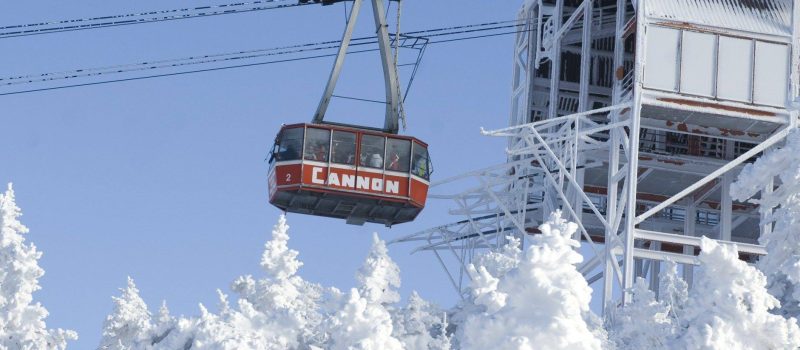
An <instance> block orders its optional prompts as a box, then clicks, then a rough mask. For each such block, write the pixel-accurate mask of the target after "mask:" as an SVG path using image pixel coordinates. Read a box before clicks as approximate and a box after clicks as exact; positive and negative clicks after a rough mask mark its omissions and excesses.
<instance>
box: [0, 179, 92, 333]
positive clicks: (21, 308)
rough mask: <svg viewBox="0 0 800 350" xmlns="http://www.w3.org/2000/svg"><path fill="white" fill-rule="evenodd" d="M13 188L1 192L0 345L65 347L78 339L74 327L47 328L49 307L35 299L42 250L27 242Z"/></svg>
mask: <svg viewBox="0 0 800 350" xmlns="http://www.w3.org/2000/svg"><path fill="white" fill-rule="evenodd" d="M21 215H22V212H21V210H20V208H19V207H17V204H16V199H15V197H14V189H13V187H12V186H11V184H8V189H7V190H6V192H5V194H0V348H2V349H65V348H66V347H67V341H68V340H74V339H78V335H77V333H75V332H74V331H68V330H62V329H55V330H50V329H47V325H46V324H45V321H44V319H45V318H46V317H47V315H48V313H47V310H46V309H45V308H44V307H43V306H42V305H41V304H39V303H33V293H34V292H35V291H37V290H39V289H40V288H41V287H40V286H39V278H40V277H42V275H44V270H43V269H42V268H41V267H39V264H38V260H39V258H41V256H42V253H41V252H39V251H38V250H36V246H34V245H33V244H26V243H25V237H23V234H26V233H28V228H27V227H25V226H24V225H23V224H22V223H21V222H20V221H19V217H20V216H21Z"/></svg>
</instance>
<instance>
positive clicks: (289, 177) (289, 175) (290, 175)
mask: <svg viewBox="0 0 800 350" xmlns="http://www.w3.org/2000/svg"><path fill="white" fill-rule="evenodd" d="M286 182H292V174H286Z"/></svg>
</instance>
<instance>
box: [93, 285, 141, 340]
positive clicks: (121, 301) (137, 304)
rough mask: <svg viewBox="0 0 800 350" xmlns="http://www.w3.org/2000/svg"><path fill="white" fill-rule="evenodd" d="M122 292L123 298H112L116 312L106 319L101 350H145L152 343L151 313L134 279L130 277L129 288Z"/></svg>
mask: <svg viewBox="0 0 800 350" xmlns="http://www.w3.org/2000/svg"><path fill="white" fill-rule="evenodd" d="M120 291H121V292H122V295H121V296H119V297H112V300H113V301H114V310H113V311H112V312H111V314H110V315H108V316H107V317H106V321H105V324H104V326H103V338H102V339H101V340H100V349H108V350H135V349H143V348H144V347H145V346H146V345H149V344H150V343H151V341H152V336H151V331H152V330H153V324H152V323H151V319H150V311H148V310H147V304H145V302H144V300H143V299H142V298H141V297H140V296H139V289H137V288H136V284H135V283H134V282H133V279H132V278H130V277H128V286H127V287H126V288H123V289H120Z"/></svg>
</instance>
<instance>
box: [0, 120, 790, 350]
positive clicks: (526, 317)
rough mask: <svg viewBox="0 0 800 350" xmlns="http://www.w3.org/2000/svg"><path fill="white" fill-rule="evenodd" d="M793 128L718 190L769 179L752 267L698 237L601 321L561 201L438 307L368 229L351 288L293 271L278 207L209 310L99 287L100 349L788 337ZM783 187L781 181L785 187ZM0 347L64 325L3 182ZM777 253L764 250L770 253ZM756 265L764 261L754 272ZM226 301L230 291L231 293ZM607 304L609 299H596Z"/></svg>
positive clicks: (744, 341)
mask: <svg viewBox="0 0 800 350" xmlns="http://www.w3.org/2000/svg"><path fill="white" fill-rule="evenodd" d="M798 151H800V134H797V133H793V134H792V135H790V137H789V139H788V141H787V143H786V145H785V146H784V147H783V148H781V149H777V150H773V151H770V152H768V153H766V155H765V156H764V157H763V158H762V159H760V160H759V161H757V162H755V163H754V164H752V165H749V166H747V167H746V168H745V169H744V171H742V174H741V175H740V177H739V181H738V182H736V183H735V184H734V186H733V187H732V192H733V193H734V195H735V196H736V197H737V198H739V200H747V199H750V198H752V197H754V196H756V195H757V194H758V192H759V190H758V189H759V187H758V186H763V184H765V183H767V182H768V181H769V180H770V179H771V178H772V177H774V176H778V177H779V178H780V180H781V182H782V183H783V184H784V186H783V187H782V189H779V190H778V191H775V192H774V193H771V194H765V195H762V196H761V198H759V199H757V200H754V201H757V202H759V203H761V204H764V203H767V204H768V205H772V206H776V205H779V206H780V207H779V209H778V210H777V211H776V212H775V214H774V215H773V217H771V218H768V220H770V221H768V222H772V221H775V230H774V231H773V233H772V234H770V235H768V236H766V237H765V238H764V242H765V243H766V244H767V247H768V249H769V250H770V253H771V254H773V253H774V254H775V255H770V256H767V257H765V258H763V259H762V260H761V261H760V262H759V263H758V265H757V267H758V268H757V267H756V266H751V265H748V264H747V263H746V262H744V261H742V260H740V259H739V254H738V251H737V249H736V247H735V245H720V244H719V243H717V242H716V241H714V240H711V239H708V238H705V237H703V238H702V240H701V249H702V251H701V253H700V255H699V257H698V261H699V264H700V265H699V266H698V267H696V273H695V276H694V280H693V281H694V285H693V288H692V289H691V290H689V288H688V285H687V283H686V282H685V281H683V280H682V279H681V278H680V276H679V275H678V268H677V265H676V264H675V263H672V262H666V263H665V264H664V268H663V271H662V272H661V274H660V280H659V291H660V293H659V295H656V293H654V292H653V291H651V290H649V288H648V284H647V282H646V281H645V280H644V279H638V280H637V281H636V283H635V284H634V286H633V287H632V288H631V290H630V291H629V292H630V293H631V295H632V299H631V300H630V302H628V304H626V305H624V306H618V307H617V308H614V309H611V310H609V312H608V317H607V318H606V319H605V320H602V321H601V320H600V318H599V317H598V316H597V315H595V314H594V313H593V312H592V311H591V310H590V308H589V303H590V300H591V297H592V289H591V288H590V287H589V285H588V284H587V282H586V280H585V279H584V277H583V276H582V275H581V273H580V272H579V271H578V270H577V265H578V264H580V263H581V262H582V261H583V257H582V256H581V255H580V254H579V253H578V249H577V248H578V247H579V242H578V241H576V240H574V239H573V238H572V237H573V235H574V233H575V232H576V230H577V225H576V224H575V223H571V222H567V220H565V219H563V218H562V217H561V212H559V211H556V212H555V213H553V214H551V216H550V218H549V220H548V221H547V222H545V223H544V224H542V225H541V226H539V230H540V231H541V234H539V235H533V236H528V237H526V240H527V241H526V243H530V244H529V245H528V247H527V248H526V249H525V250H523V249H522V248H521V247H522V241H520V240H519V239H516V238H513V237H508V239H507V244H506V245H505V246H504V247H502V248H500V249H497V250H494V251H490V252H487V253H485V254H482V255H480V256H477V257H475V259H473V264H470V265H469V266H468V271H469V274H470V277H471V284H470V292H471V294H470V295H469V296H468V298H466V299H465V300H463V301H462V302H461V303H459V304H458V305H457V306H456V307H454V308H452V309H450V310H446V311H445V310H442V309H440V308H438V307H437V306H435V305H433V304H431V303H429V302H427V301H425V300H424V299H423V298H422V297H420V296H419V295H418V294H417V293H416V292H413V293H412V294H411V295H410V296H409V297H408V300H407V302H406V304H405V305H399V302H400V299H401V297H400V294H399V293H398V291H397V288H399V286H400V283H401V278H400V269H399V267H398V266H397V264H396V263H395V262H394V261H393V260H392V258H391V257H390V256H389V251H388V248H387V247H386V243H385V242H384V241H383V240H381V239H380V237H379V236H378V235H377V234H374V235H373V237H372V246H371V248H370V250H369V252H368V253H367V256H366V258H365V260H364V264H363V265H362V266H361V268H360V269H359V270H358V271H357V273H356V276H355V277H356V278H355V280H356V282H357V284H356V286H354V287H353V288H351V289H350V290H349V291H348V292H347V293H342V292H340V291H339V290H337V289H335V288H325V287H323V286H320V285H317V284H314V283H311V282H308V281H306V280H304V279H303V278H302V277H300V276H299V275H298V273H299V270H300V268H301V267H302V266H303V264H302V262H301V261H300V260H299V259H298V257H299V253H298V252H297V251H295V250H292V249H290V248H289V238H290V237H289V225H288V224H287V221H286V217H285V216H281V217H280V218H279V219H278V222H277V224H276V225H275V226H274V228H273V230H272V234H271V236H270V239H269V241H268V242H267V243H266V244H265V248H264V253H263V255H262V259H261V263H260V265H261V268H262V270H263V276H261V277H258V278H256V277H253V276H249V275H248V276H242V277H239V278H237V279H236V280H235V281H234V282H233V283H232V285H231V289H232V290H233V292H234V296H235V299H232V298H230V297H229V296H228V295H227V294H226V293H224V292H223V291H221V290H217V296H218V300H219V302H218V305H217V307H216V312H215V311H212V310H209V308H207V307H206V306H205V305H202V304H200V305H199V315H197V316H189V317H185V316H181V317H174V316H172V315H170V312H169V309H168V308H167V305H166V302H162V304H161V307H160V308H159V309H158V310H157V312H156V313H155V316H153V315H154V314H153V313H151V312H150V310H149V309H148V306H147V304H146V303H145V301H144V300H143V299H142V298H141V296H140V295H139V289H138V288H137V287H136V284H135V283H134V281H133V279H132V278H130V277H129V278H128V281H127V285H126V286H125V287H124V288H122V289H120V292H121V293H120V295H119V296H115V297H112V301H113V308H112V311H111V313H110V314H109V315H108V317H107V318H106V320H105V322H104V325H103V330H102V333H103V338H102V340H101V343H100V344H99V348H100V349H117V350H122V349H125V350H162V349H170V350H172V349H184V350H197V349H210V350H233V349H259V350H261V349H266V350H272V349H276V350H277V349H303V350H306V349H308V350H320V349H331V350H377V349H381V350H383V349H386V350H400V349H406V350H450V349H464V350H467V349H500V350H504V349H515V350H526V349H620V350H625V349H631V350H632V349H652V350H658V349H674V348H680V349H720V350H721V349H788V348H800V326H798V322H797V320H796V318H794V317H786V315H789V316H794V314H791V312H790V311H791V310H795V309H793V308H786V307H783V308H781V300H779V299H778V298H776V297H775V296H773V295H771V294H770V292H773V291H777V292H780V293H782V294H779V296H780V297H783V298H784V299H786V300H787V301H789V302H792V303H794V304H793V305H797V298H796V296H795V293H794V291H795V290H797V289H796V288H795V285H796V281H798V279H795V278H796V275H797V274H800V272H798V271H797V270H800V269H798V266H800V263H799V262H798V261H800V244H798V239H797V237H795V235H796V232H798V229H800V226H797V224H796V223H795V220H794V219H793V218H794V217H797V214H800V211H798V210H800V209H798V208H800V198H798V196H797V195H796V194H795V193H796V192H797V191H796V189H794V187H796V186H800V185H798V183H800V181H798V180H800V152H798ZM785 188H789V190H786V189H785ZM0 214H1V215H0V220H2V221H0V229H1V230H0V264H2V266H3V268H2V269H0V322H2V323H0V325H2V328H0V349H65V348H66V344H67V341H68V340H71V339H75V338H76V337H77V336H76V335H75V333H74V332H72V331H65V330H61V329H58V330H48V329H46V326H45V323H44V318H45V317H46V316H47V311H46V310H45V309H44V308H43V307H42V306H41V305H39V304H38V303H33V298H32V293H33V292H34V291H36V290H38V289H39V285H38V282H37V280H38V278H39V277H41V276H42V274H43V273H44V271H43V270H42V269H41V268H40V267H39V266H38V265H37V260H38V259H39V257H40V256H41V253H40V252H38V251H37V250H36V248H35V247H34V246H33V245H31V244H26V243H25V239H24V236H23V234H26V233H27V232H28V230H27V228H26V227H25V226H23V225H22V224H21V223H20V222H19V220H18V218H19V216H20V215H21V212H20V209H19V208H18V207H17V206H16V203H15V201H14V192H13V190H12V188H11V187H10V186H9V189H8V191H7V192H6V193H5V194H4V195H0ZM778 258H781V259H784V260H783V261H778V260H777V259H778ZM759 268H760V269H762V270H763V271H764V272H763V273H762V271H760V270H759ZM231 300H233V301H231ZM609 307H612V306H609Z"/></svg>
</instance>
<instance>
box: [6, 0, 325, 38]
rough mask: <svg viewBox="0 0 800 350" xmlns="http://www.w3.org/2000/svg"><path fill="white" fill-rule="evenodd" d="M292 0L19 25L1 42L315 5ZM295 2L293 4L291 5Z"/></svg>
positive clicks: (252, 2)
mask: <svg viewBox="0 0 800 350" xmlns="http://www.w3.org/2000/svg"><path fill="white" fill-rule="evenodd" d="M291 1H292V0H256V1H247V2H237V3H230V4H218V5H209V6H198V7H187V8H179V9H170V10H157V11H146V12H136V13H126V14H120V15H111V16H100V17H89V18H79V19H68V20H58V21H49V22H39V23H30V24H18V25H10V26H3V27H0V39H3V38H14V37H21V36H30V35H42V34H52V33H60V32H69V31H77V30H87V29H98V28H107V27H118V26H126V25H134V24H144V23H154V22H164V21H173V20H180V19H192V18H200V17H210V16H219V15H230V14H236V13H245V12H254V11H264V10H275V9H282V8H288V7H296V6H305V5H313V4H314V3H313V2H309V3H296V2H291ZM287 2H291V3H287Z"/></svg>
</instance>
